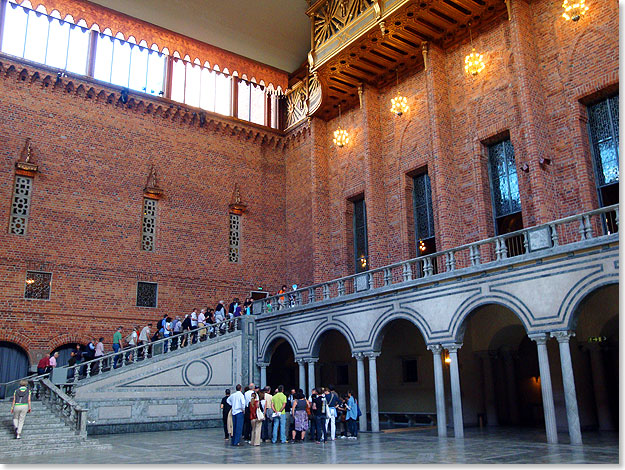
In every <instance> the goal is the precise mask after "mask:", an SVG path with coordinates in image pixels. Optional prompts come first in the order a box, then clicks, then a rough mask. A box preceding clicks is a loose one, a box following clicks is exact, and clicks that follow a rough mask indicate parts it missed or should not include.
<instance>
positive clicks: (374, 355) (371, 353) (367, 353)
mask: <svg viewBox="0 0 625 470" xmlns="http://www.w3.org/2000/svg"><path fill="white" fill-rule="evenodd" d="M363 354H364V355H365V356H367V357H368V358H369V360H371V359H374V360H375V358H376V357H378V356H379V355H380V354H382V353H381V352H376V351H370V352H366V353H363Z"/></svg>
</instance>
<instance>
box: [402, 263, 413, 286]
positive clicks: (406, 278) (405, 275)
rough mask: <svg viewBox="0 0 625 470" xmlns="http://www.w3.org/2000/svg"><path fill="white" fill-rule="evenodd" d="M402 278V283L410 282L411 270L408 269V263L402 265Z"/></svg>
mask: <svg viewBox="0 0 625 470" xmlns="http://www.w3.org/2000/svg"><path fill="white" fill-rule="evenodd" d="M402 276H403V278H404V282H406V281H412V269H410V263H404V264H402Z"/></svg>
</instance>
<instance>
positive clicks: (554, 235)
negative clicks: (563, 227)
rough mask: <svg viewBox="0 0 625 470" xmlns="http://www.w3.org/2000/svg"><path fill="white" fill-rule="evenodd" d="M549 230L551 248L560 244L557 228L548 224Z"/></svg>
mask: <svg viewBox="0 0 625 470" xmlns="http://www.w3.org/2000/svg"><path fill="white" fill-rule="evenodd" d="M549 229H550V230H551V242H552V243H553V246H558V245H559V244H560V239H559V236H558V226H557V225H556V224H550V225H549Z"/></svg>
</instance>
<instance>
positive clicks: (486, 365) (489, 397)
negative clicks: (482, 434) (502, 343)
mask: <svg viewBox="0 0 625 470" xmlns="http://www.w3.org/2000/svg"><path fill="white" fill-rule="evenodd" d="M492 354H493V353H491V352H490V351H480V352H479V353H477V355H478V357H479V358H480V359H481V360H482V371H483V373H484V411H485V412H486V423H487V425H488V426H497V425H498V424H499V421H498V419H497V406H496V404H495V383H494V381H493V365H492V363H491V358H492Z"/></svg>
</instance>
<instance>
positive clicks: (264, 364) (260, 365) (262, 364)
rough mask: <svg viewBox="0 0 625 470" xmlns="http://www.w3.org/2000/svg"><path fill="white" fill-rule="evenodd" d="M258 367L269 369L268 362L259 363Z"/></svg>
mask: <svg viewBox="0 0 625 470" xmlns="http://www.w3.org/2000/svg"><path fill="white" fill-rule="evenodd" d="M256 365H257V366H258V367H261V368H262V367H269V363H268V362H257V363H256Z"/></svg>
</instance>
